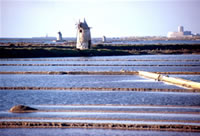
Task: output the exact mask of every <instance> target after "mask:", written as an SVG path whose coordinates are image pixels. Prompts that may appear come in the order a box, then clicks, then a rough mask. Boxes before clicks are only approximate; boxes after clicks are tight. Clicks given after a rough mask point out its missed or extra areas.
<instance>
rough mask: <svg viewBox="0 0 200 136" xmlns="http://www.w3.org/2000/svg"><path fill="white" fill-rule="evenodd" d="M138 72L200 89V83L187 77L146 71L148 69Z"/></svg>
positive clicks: (152, 77) (156, 78) (145, 75)
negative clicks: (186, 78) (182, 77)
mask: <svg viewBox="0 0 200 136" xmlns="http://www.w3.org/2000/svg"><path fill="white" fill-rule="evenodd" d="M138 74H139V75H140V76H144V77H147V78H151V79H155V80H158V81H164V82H168V83H172V84H175V85H180V86H183V87H188V88H193V89H200V83H198V82H194V81H190V80H185V79H181V78H175V77H168V76H164V75H161V74H156V73H153V72H146V71H138Z"/></svg>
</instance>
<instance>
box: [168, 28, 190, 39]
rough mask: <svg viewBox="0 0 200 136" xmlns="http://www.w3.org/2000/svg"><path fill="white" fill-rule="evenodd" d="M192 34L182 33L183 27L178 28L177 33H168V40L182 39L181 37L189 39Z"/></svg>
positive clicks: (188, 32)
mask: <svg viewBox="0 0 200 136" xmlns="http://www.w3.org/2000/svg"><path fill="white" fill-rule="evenodd" d="M192 35H193V34H192V32H191V31H184V27H183V26H178V32H168V34H167V37H168V38H183V37H191V36H192Z"/></svg>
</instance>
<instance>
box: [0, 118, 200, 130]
mask: <svg viewBox="0 0 200 136" xmlns="http://www.w3.org/2000/svg"><path fill="white" fill-rule="evenodd" d="M0 128H101V129H124V130H157V131H185V132H187V131H188V132H200V126H196V125H178V124H169V125H162V124H117V123H116V124H115V123H78V122H77V123H74V122H42V121H41V122H32V121H29V122H28V121H18V122H15V121H2V122H0Z"/></svg>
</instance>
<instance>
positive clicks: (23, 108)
mask: <svg viewBox="0 0 200 136" xmlns="http://www.w3.org/2000/svg"><path fill="white" fill-rule="evenodd" d="M36 110H37V109H35V108H32V107H28V106H25V105H16V106H14V107H12V108H11V109H10V112H33V111H36Z"/></svg>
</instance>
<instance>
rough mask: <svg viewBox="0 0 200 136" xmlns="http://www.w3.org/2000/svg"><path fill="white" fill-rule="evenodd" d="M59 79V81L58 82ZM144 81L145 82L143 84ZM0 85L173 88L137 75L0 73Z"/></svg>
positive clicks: (173, 86)
mask: <svg viewBox="0 0 200 136" xmlns="http://www.w3.org/2000/svg"><path fill="white" fill-rule="evenodd" d="M58 81H59V82H58ZM144 83H145V84H144ZM0 86H1V87H3V86H7V87H16V86H18V87H19V86H27V87H104V88H175V89H178V88H180V87H177V86H175V85H169V84H165V83H163V82H157V81H155V80H151V79H145V78H142V77H139V76H137V75H10V74H8V75H0Z"/></svg>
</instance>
